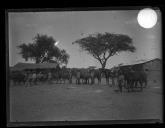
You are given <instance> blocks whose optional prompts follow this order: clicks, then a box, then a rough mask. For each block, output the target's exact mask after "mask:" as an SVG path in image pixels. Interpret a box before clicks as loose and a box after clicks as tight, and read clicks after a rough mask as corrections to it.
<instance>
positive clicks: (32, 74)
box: [11, 67, 147, 92]
mask: <svg viewBox="0 0 165 128" xmlns="http://www.w3.org/2000/svg"><path fill="white" fill-rule="evenodd" d="M103 77H104V78H105V79H106V84H107V85H112V86H113V87H114V86H117V87H118V88H119V90H120V92H122V90H123V88H125V89H127V90H128V92H129V91H131V90H133V88H135V87H138V83H139V84H140V87H141V90H142V89H143V87H145V86H146V85H147V75H146V73H145V72H144V71H135V70H132V69H131V68H130V67H129V68H123V67H116V68H113V69H90V68H83V69H78V68H55V69H44V70H43V69H42V70H26V71H15V72H12V73H11V79H12V80H13V82H14V84H19V83H22V84H24V85H26V86H30V85H36V84H38V83H39V82H50V83H51V82H52V81H55V82H56V83H58V84H60V83H64V84H65V82H66V81H69V83H70V84H72V83H73V78H75V80H76V82H75V83H76V84H83V85H85V84H91V85H93V84H96V83H95V82H96V81H95V79H97V81H98V82H97V83H98V84H101V80H102V78H103ZM110 79H111V81H112V83H110ZM115 81H117V82H115ZM143 83H145V86H143Z"/></svg>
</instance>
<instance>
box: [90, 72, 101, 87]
mask: <svg viewBox="0 0 165 128" xmlns="http://www.w3.org/2000/svg"><path fill="white" fill-rule="evenodd" d="M101 77H102V72H101V69H93V70H91V78H92V82H91V83H92V84H94V80H95V79H97V81H98V84H101Z"/></svg>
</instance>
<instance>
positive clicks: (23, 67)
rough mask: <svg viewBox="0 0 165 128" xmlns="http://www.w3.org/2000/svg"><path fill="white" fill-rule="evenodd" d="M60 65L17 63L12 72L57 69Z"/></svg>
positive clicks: (11, 68) (11, 69)
mask: <svg viewBox="0 0 165 128" xmlns="http://www.w3.org/2000/svg"><path fill="white" fill-rule="evenodd" d="M57 65H58V64H56V63H39V64H34V63H17V64H16V65H14V66H13V67H10V71H23V70H26V69H52V68H56V67H57Z"/></svg>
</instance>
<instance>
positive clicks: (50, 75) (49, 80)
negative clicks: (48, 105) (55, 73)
mask: <svg viewBox="0 0 165 128" xmlns="http://www.w3.org/2000/svg"><path fill="white" fill-rule="evenodd" d="M51 79H52V73H51V71H49V72H48V82H49V83H51Z"/></svg>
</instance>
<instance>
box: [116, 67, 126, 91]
mask: <svg viewBox="0 0 165 128" xmlns="http://www.w3.org/2000/svg"><path fill="white" fill-rule="evenodd" d="M124 82H125V81H124V75H123V73H122V71H121V70H120V69H119V71H118V87H119V90H120V92H122V87H123V85H124Z"/></svg>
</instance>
